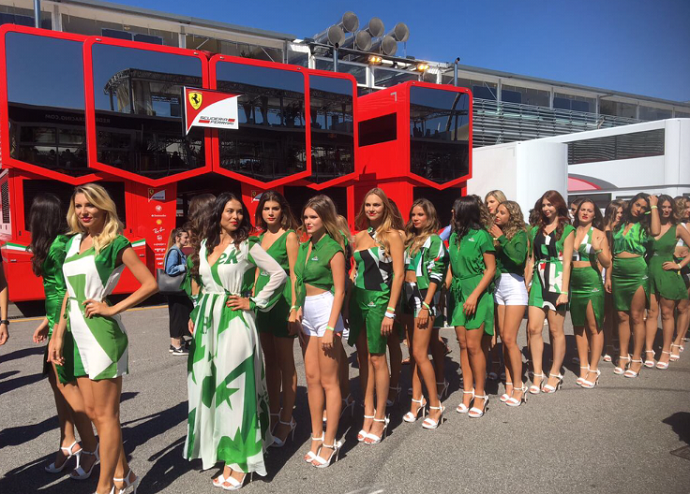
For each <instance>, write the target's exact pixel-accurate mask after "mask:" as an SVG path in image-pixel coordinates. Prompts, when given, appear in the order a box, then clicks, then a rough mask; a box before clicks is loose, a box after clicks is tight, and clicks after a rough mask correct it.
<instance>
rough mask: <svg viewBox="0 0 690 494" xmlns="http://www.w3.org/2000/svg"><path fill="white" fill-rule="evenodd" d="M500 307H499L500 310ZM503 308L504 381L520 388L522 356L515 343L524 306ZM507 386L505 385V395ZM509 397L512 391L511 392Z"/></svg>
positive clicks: (514, 387) (515, 387)
mask: <svg viewBox="0 0 690 494" xmlns="http://www.w3.org/2000/svg"><path fill="white" fill-rule="evenodd" d="M500 307H501V306H499V308H500ZM503 307H504V311H505V313H504V319H503V323H502V324H501V326H500V328H501V334H500V336H501V342H502V343H503V355H504V360H505V362H506V381H510V382H512V383H513V389H517V388H520V387H522V354H521V353H520V347H519V346H518V343H517V335H518V332H519V331H520V323H521V322H522V316H523V314H524V313H525V306H524V305H506V306H503ZM507 392H508V385H507V384H506V393H507ZM510 394H511V395H512V394H513V393H512V390H511V393H510Z"/></svg>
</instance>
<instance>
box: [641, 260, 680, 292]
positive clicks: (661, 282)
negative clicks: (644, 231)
mask: <svg viewBox="0 0 690 494" xmlns="http://www.w3.org/2000/svg"><path fill="white" fill-rule="evenodd" d="M665 262H675V261H674V260H673V257H672V256H653V257H652V258H651V259H650V260H649V293H653V294H655V295H657V296H661V297H663V298H665V299H666V300H687V299H688V290H687V288H686V287H685V282H684V281H683V276H682V274H681V272H680V271H675V270H674V271H666V270H665V269H664V268H663V265H664V263H665Z"/></svg>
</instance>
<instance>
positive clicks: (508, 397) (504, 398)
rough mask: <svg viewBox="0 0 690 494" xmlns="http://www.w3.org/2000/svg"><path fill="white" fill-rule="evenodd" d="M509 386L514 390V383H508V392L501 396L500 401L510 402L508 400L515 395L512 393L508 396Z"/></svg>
mask: <svg viewBox="0 0 690 494" xmlns="http://www.w3.org/2000/svg"><path fill="white" fill-rule="evenodd" d="M508 386H510V387H511V388H512V387H513V383H510V382H507V383H506V392H505V393H503V394H502V395H501V397H500V398H499V401H502V402H503V403H505V402H506V401H508V400H509V399H510V397H511V396H512V395H513V394H512V393H511V394H508Z"/></svg>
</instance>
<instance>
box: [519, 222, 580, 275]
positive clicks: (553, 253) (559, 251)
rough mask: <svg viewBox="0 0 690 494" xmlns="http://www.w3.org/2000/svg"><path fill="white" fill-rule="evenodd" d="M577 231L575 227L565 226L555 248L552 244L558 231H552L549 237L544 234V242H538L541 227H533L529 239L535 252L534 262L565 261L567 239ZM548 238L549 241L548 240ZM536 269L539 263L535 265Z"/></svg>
mask: <svg viewBox="0 0 690 494" xmlns="http://www.w3.org/2000/svg"><path fill="white" fill-rule="evenodd" d="M574 231H575V227H574V226H573V225H565V226H564V227H563V233H562V234H561V238H559V239H558V240H556V242H555V246H554V245H551V242H552V241H553V240H552V239H553V238H554V237H555V235H556V230H554V231H552V232H551V233H549V234H548V235H547V234H546V232H544V234H543V237H544V238H543V241H540V242H536V241H535V240H536V238H537V233H538V232H539V227H538V226H535V227H533V228H532V229H531V230H530V232H529V239H530V242H531V244H532V250H533V251H534V260H535V261H548V262H551V261H562V260H563V245H564V244H565V239H566V238H568V235H570V234H571V233H573V232H574ZM547 238H548V240H547ZM534 268H535V269H536V268H537V263H536V262H535V263H534Z"/></svg>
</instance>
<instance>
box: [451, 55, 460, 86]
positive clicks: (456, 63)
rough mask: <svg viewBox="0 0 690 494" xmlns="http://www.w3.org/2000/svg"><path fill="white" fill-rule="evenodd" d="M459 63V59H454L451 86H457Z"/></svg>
mask: <svg viewBox="0 0 690 494" xmlns="http://www.w3.org/2000/svg"><path fill="white" fill-rule="evenodd" d="M459 62H460V59H459V58H456V59H455V67H453V86H455V87H457V86H458V63H459Z"/></svg>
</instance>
